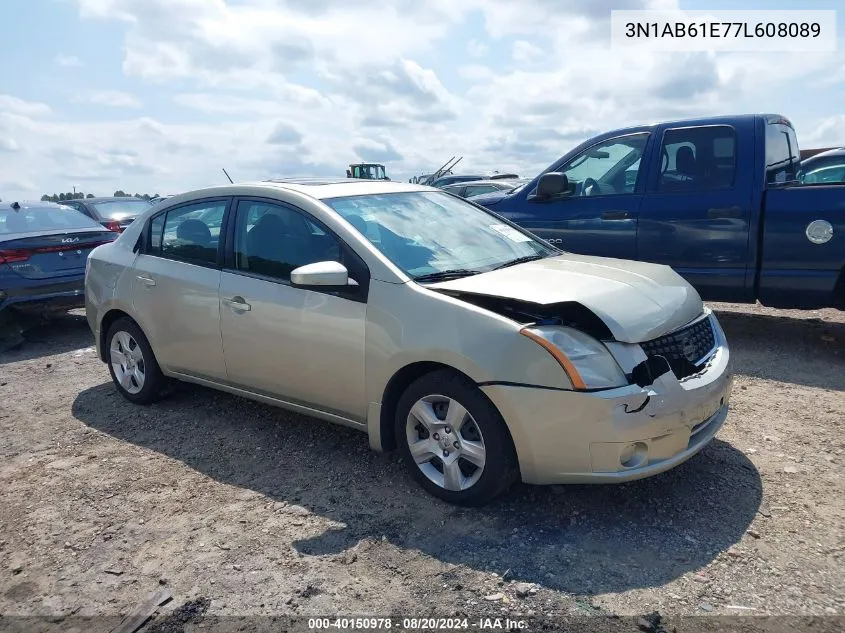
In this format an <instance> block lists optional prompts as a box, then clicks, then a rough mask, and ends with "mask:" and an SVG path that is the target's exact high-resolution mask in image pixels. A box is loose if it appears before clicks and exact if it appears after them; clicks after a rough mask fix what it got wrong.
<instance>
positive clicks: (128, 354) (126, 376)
mask: <svg viewBox="0 0 845 633" xmlns="http://www.w3.org/2000/svg"><path fill="white" fill-rule="evenodd" d="M106 345H107V346H108V365H109V373H110V374H111V377H112V380H113V381H114V384H115V386H116V387H117V390H118V391H119V392H120V395H122V396H123V397H124V398H126V399H127V400H129V401H130V402H133V403H135V404H151V403H153V402H155V401H156V400H158V396H159V395H160V393H161V390H162V387H163V386H164V383H165V377H164V374H162V373H161V368H160V367H159V366H158V362H157V361H156V358H155V355H154V354H153V350H152V348H151V347H150V343H149V341H147V337H146V336H144V333H143V331H141V328H140V327H138V324H137V323H135V322H134V321H132V320H131V319H126V318H123V319H118V320H117V321H115V322H114V323H113V324H112V326H111V327H110V328H109V332H108V334H107V335H106Z"/></svg>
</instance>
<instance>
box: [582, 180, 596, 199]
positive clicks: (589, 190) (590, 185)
mask: <svg viewBox="0 0 845 633" xmlns="http://www.w3.org/2000/svg"><path fill="white" fill-rule="evenodd" d="M597 193H599V183H597V182H596V179H595V178H589V177H588V178H584V182H583V183H581V195H582V196H592V195H595V194H597Z"/></svg>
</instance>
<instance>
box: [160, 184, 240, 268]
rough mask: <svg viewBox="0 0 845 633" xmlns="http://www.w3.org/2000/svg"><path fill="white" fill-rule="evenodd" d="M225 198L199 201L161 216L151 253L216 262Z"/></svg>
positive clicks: (198, 261) (206, 262)
mask: <svg viewBox="0 0 845 633" xmlns="http://www.w3.org/2000/svg"><path fill="white" fill-rule="evenodd" d="M225 211H226V201H225V200H214V201H210V202H199V203H196V204H191V205H187V206H184V207H177V208H175V209H171V210H169V211H167V212H165V213H162V214H160V215H157V216H155V217H154V218H153V220H152V222H151V223H150V246H149V249H148V250H147V252H148V253H149V254H150V255H158V256H160V257H167V258H169V259H178V260H183V261H187V262H192V263H197V264H215V263H216V262H217V245H218V242H219V240H220V227H221V225H222V223H223V214H224V212H225Z"/></svg>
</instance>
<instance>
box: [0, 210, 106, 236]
mask: <svg viewBox="0 0 845 633" xmlns="http://www.w3.org/2000/svg"><path fill="white" fill-rule="evenodd" d="M66 229H98V230H102V229H103V227H102V225H100V224H98V223H97V222H94V220H92V219H91V218H89V217H88V216H86V215H83V214H82V213H80V212H79V211H77V210H76V209H71V208H70V207H29V208H27V207H23V208H21V209H19V210H18V211H15V210H14V209H12V208H8V209H0V235H8V234H10V233H29V232H35V231H62V230H66Z"/></svg>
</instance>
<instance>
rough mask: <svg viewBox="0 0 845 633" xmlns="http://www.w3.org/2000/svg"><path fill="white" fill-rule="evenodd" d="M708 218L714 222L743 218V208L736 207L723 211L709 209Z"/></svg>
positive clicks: (723, 209) (722, 209)
mask: <svg viewBox="0 0 845 633" xmlns="http://www.w3.org/2000/svg"><path fill="white" fill-rule="evenodd" d="M707 217H708V218H712V219H714V220H718V219H724V218H741V217H742V207H738V206H736V205H734V206H732V207H724V208H721V209H715V208H714V209H707Z"/></svg>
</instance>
